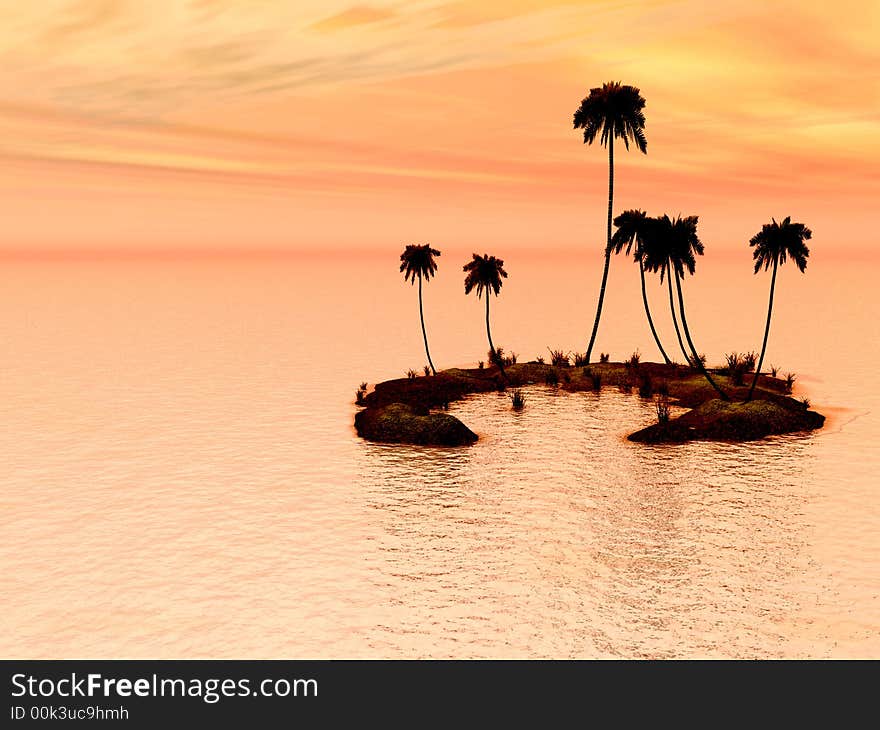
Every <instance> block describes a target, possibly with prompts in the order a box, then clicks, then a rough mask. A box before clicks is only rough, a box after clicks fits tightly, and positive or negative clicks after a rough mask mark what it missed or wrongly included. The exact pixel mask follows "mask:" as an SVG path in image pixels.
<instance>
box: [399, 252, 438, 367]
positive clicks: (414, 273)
mask: <svg viewBox="0 0 880 730" xmlns="http://www.w3.org/2000/svg"><path fill="white" fill-rule="evenodd" d="M439 255H440V252H439V251H438V250H437V249H436V248H431V246H430V245H429V244H427V243H426V244H423V245H421V246H419V245H410V246H407V247H406V248H405V249H404V250H403V253H402V254H400V270H401V271H403V272H404V276H403V278H404V281H410V280H412V283H413V284H415V283H416V279H418V280H419V319H420V320H421V321H422V337H423V338H424V339H425V354H426V355H427V356H428V363H429V364H430V366H431V372H433V373H434V375H436V374H437V368H435V367H434V361H433V360H431V352H430V350H428V333H427V332H425V314H424V312H423V311H422V279H424V280H425V281H429V280H430V279H431V277H432V276H433V275H434V274H435V272H436V271H437V262H436V261H434V257H435V256H439Z"/></svg>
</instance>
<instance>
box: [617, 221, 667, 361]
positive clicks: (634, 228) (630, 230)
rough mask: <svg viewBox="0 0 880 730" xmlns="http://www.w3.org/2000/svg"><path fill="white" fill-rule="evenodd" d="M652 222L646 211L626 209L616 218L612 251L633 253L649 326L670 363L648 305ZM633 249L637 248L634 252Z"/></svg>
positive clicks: (655, 340) (659, 347)
mask: <svg viewBox="0 0 880 730" xmlns="http://www.w3.org/2000/svg"><path fill="white" fill-rule="evenodd" d="M651 223H652V219H650V218H648V214H647V213H645V212H644V211H641V210H626V211H624V212H623V213H621V214H620V215H619V216H617V217H616V218H615V219H614V225H615V226H617V230H616V231H615V232H614V235H613V236H612V237H611V249H612V253H615V254H619V253H620V252H621V251H624V250H625V251H626V255H627V256H629V255H630V253H633V259H634V260H635V262H636V263H637V264H638V265H639V275H640V276H641V278H642V302H643V303H644V305H645V315H647V317H648V326H649V327H650V328H651V334H652V335H654V342H656V343H657V348H658V349H659V350H660V354H662V355H663V360H664V361H665V362H666V364H667V365H669V363H670V360H669V356H668V355H667V354H666V350H664V349H663V345H662V344H661V343H660V338H659V337H658V336H657V330H656V329H655V328H654V320H653V319H652V318H651V309H650V307H648V293H647V291H646V290H645V265H644V260H645V240H646V239H647V238H649V233H648V229H649V228H650V225H651ZM633 249H635V251H634V252H633Z"/></svg>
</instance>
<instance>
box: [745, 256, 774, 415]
mask: <svg viewBox="0 0 880 730" xmlns="http://www.w3.org/2000/svg"><path fill="white" fill-rule="evenodd" d="M778 266H779V257H778V256H777V257H775V258H774V259H773V278H772V279H770V302H769V304H768V305H767V326H766V327H764V344H763V345H761V357H760V359H759V360H758V367H756V368H755V377H754V378H752V384H751V386H749V394H748V395H747V396H746V403H748V402H749V401H750V400H751V399H752V393H754V392H755V385H756V384H757V382H758V376H759V375H760V374H761V366H762V365H763V364H764V353H765V352H767V337H768V336H769V335H770V317H771V315H772V314H773V291H774V290H775V289H776V269H777V267H778Z"/></svg>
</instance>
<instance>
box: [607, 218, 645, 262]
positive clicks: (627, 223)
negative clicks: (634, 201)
mask: <svg viewBox="0 0 880 730" xmlns="http://www.w3.org/2000/svg"><path fill="white" fill-rule="evenodd" d="M651 220H652V219H650V218H648V214H647V213H645V212H644V211H643V210H625V211H624V212H623V213H621V214H620V215H619V216H617V218H615V219H614V225H615V226H616V227H617V230H616V231H615V232H614V235H613V236H612V237H611V253H613V254H615V255H617V254H619V253H620V252H621V251H624V249H625V253H626V255H627V256H629V255H630V253H632V252H633V246H635V253H634V258H635V260H636V261H641V260H642V258H643V257H644V253H645V252H644V248H645V239H646V237H647V234H648V226H649V225H650V222H651Z"/></svg>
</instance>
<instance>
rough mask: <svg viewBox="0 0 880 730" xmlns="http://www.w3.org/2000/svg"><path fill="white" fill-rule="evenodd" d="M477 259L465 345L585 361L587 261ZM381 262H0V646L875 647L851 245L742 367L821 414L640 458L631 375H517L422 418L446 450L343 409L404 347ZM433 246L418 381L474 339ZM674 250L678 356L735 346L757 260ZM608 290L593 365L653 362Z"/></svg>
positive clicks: (415, 352) (794, 280) (860, 328)
mask: <svg viewBox="0 0 880 730" xmlns="http://www.w3.org/2000/svg"><path fill="white" fill-rule="evenodd" d="M816 248H817V249H818V248H819V247H818V246H817V247H816ZM497 253H499V254H501V255H502V256H503V257H504V258H505V260H506V267H507V269H508V271H509V272H510V279H509V280H508V281H507V282H506V284H505V288H504V290H503V291H502V295H501V297H500V299H498V300H497V301H496V300H493V301H492V307H493V312H492V316H493V328H494V329H493V336H494V338H495V341H496V343H500V344H502V345H503V346H505V347H506V348H507V349H511V348H512V349H513V350H514V351H516V352H518V353H519V354H520V357H521V358H522V359H531V358H533V357H534V356H535V355H537V354H539V353H544V354H546V349H545V348H546V347H547V346H552V347H562V348H564V349H572V350H573V349H581V350H582V349H584V345H585V335H586V334H588V328H589V325H590V324H591V322H592V314H593V306H594V300H593V297H594V293H595V290H596V286H597V284H598V277H599V272H600V270H599V265H600V263H601V262H600V261H593V260H590V261H587V262H584V261H581V260H580V259H579V258H578V257H577V256H574V255H570V256H569V257H567V258H566V257H563V256H561V255H560V256H545V257H539V256H537V255H535V254H516V253H510V254H507V255H505V254H504V252H500V251H499V252H497ZM396 258H397V252H396V251H392V252H390V253H389V255H388V256H387V257H386V258H385V259H380V258H378V257H368V256H361V257H357V256H356V257H353V258H352V257H336V258H333V257H330V256H327V257H320V256H314V257H298V258H297V257H291V258H278V259H254V260H249V259H225V260H179V261H177V260H153V261H150V260H127V261H123V260H119V261H89V260H82V261H24V260H7V261H3V262H2V265H0V343H2V347H3V353H4V356H3V360H2V371H0V372H2V377H0V419H2V423H3V428H2V430H0V453H2V454H3V463H4V469H3V472H2V475H0V496H2V503H3V520H2V524H0V593H2V595H3V596H4V602H3V603H4V605H3V612H2V627H3V631H2V633H0V655H3V656H16V657H83V656H88V657H100V656H109V657H362V656H363V657H386V656H389V657H538V656H541V657H569V656H571V657H596V656H598V657H703V656H706V657H765V656H781V657H804V656H811V657H829V656H835V657H836V656H875V657H876V656H880V500H878V495H877V484H878V482H877V473H878V468H880V459H878V450H877V447H876V444H877V443H878V439H880V424H878V420H877V413H878V405H880V404H878V398H880V396H878V390H877V387H876V363H877V362H878V361H880V345H878V331H877V330H878V325H877V322H878V318H877V307H876V296H875V289H876V281H875V280H876V277H875V275H874V274H875V268H876V267H875V266H874V265H873V264H870V265H869V264H867V263H865V262H850V263H845V262H839V261H834V260H829V259H822V258H821V256H820V255H817V256H815V257H814V260H813V261H812V262H811V264H810V268H809V269H808V272H807V275H806V276H801V275H800V274H798V273H797V272H796V271H793V270H792V271H784V272H783V273H782V275H781V277H780V281H779V283H778V287H777V293H778V296H777V299H776V306H775V316H774V323H773V328H772V330H771V339H770V348H769V351H768V356H767V362H768V363H774V364H778V365H780V366H781V368H782V370H783V371H789V370H791V371H794V372H796V373H798V382H797V388H796V392H797V394H799V395H808V396H809V397H810V398H811V400H812V402H813V405H814V407H815V408H817V409H818V410H820V411H822V412H824V413H826V414H827V415H828V416H829V421H828V424H827V426H826V428H825V429H824V430H823V431H821V432H818V433H814V434H809V435H793V436H786V437H780V438H771V439H767V440H765V441H762V442H758V443H751V444H742V445H729V444H711V443H699V444H688V445H680V446H671V447H645V446H639V445H635V444H630V443H628V442H626V441H625V440H624V436H625V435H626V433H628V432H629V431H631V430H634V429H635V428H637V427H640V426H642V425H645V424H647V423H649V422H651V420H652V419H653V411H652V408H651V406H650V404H649V403H646V402H644V401H642V400H641V399H640V398H639V397H638V395H637V394H635V393H634V394H624V393H621V392H618V391H613V390H605V391H603V392H602V393H601V394H600V395H598V396H597V395H595V394H591V393H588V394H584V393H580V394H564V393H555V392H552V391H550V390H548V389H545V388H544V387H533V388H530V389H529V391H528V393H527V399H528V401H527V404H526V409H525V411H524V412H523V413H522V414H514V413H512V412H511V410H510V406H509V401H508V400H507V399H506V398H505V397H504V396H500V395H498V394H494V393H493V394H488V395H484V396H479V397H474V398H471V399H469V400H466V401H464V402H462V403H457V404H454V405H453V407H452V412H453V413H455V414H457V415H459V416H460V417H461V418H462V419H463V420H464V421H465V423H467V424H468V425H469V426H471V427H472V428H473V429H474V430H475V431H477V432H478V433H479V434H480V436H481V439H480V441H479V442H478V443H477V444H475V445H474V446H472V447H469V448H466V449H459V450H454V449H438V448H418V447H401V446H395V447H392V446H384V445H377V444H369V443H365V442H363V441H361V440H359V439H358V438H357V437H356V436H355V434H354V431H353V428H352V418H353V416H354V412H355V407H354V405H353V402H352V401H353V396H354V391H355V389H356V387H357V385H358V384H359V383H360V382H361V381H362V380H366V381H369V382H370V383H373V382H375V381H377V380H382V379H386V378H389V377H396V376H400V375H403V373H404V372H405V371H406V370H407V369H408V368H410V367H413V368H420V367H421V366H422V365H423V364H424V362H425V358H424V354H423V351H422V343H421V331H420V329H419V322H418V309H417V300H416V291H415V289H414V288H412V287H410V286H408V285H405V284H404V282H403V280H402V277H401V276H400V274H399V273H398V272H397V261H396ZM464 260H465V258H464V257H462V256H458V257H456V256H453V255H450V254H448V253H447V254H444V256H443V257H441V259H440V264H441V269H440V274H439V278H438V279H437V280H435V281H433V282H431V284H430V285H429V286H428V287H427V288H426V290H425V313H426V319H427V325H428V332H429V336H430V339H431V343H432V354H433V355H434V360H435V362H436V363H437V364H438V366H452V365H461V364H466V363H473V362H475V361H476V360H478V359H482V358H485V351H486V343H485V331H484V328H483V320H482V314H483V310H482V308H481V303H480V302H478V301H477V300H475V299H473V298H465V297H464V295H463V289H462V284H461V273H460V272H461V264H462V263H463V262H464ZM700 266H701V269H702V270H701V271H700V272H699V274H698V276H697V278H696V279H694V280H693V281H690V280H689V281H688V283H687V285H686V296H687V301H688V303H689V310H688V319H689V322H690V324H691V327H692V330H693V333H694V338H695V340H696V342H697V346H698V347H699V348H700V349H701V350H705V351H706V352H707V353H708V354H709V361H710V363H711V362H719V361H720V360H721V357H722V355H723V353H724V352H725V351H729V350H732V349H736V350H740V351H742V350H748V349H753V348H754V349H757V348H758V347H759V346H760V337H761V335H762V332H763V322H764V320H763V317H764V314H765V311H766V310H765V307H766V296H767V287H768V285H769V277H767V276H763V275H762V276H758V277H756V276H753V275H752V274H751V269H750V262H749V258H748V251H744V252H743V253H742V255H740V256H739V257H730V258H728V259H723V258H716V259H713V258H712V257H707V258H706V260H705V261H701V262H700ZM609 286H610V289H609V295H608V297H607V304H606V312H605V316H604V318H603V324H602V327H601V329H600V336H599V341H598V343H597V348H598V350H603V351H609V352H610V353H611V354H612V358H613V359H622V358H623V357H625V356H628V355H629V354H630V352H632V350H633V349H635V348H636V347H638V348H639V349H640V350H641V352H642V355H643V358H645V359H656V357H657V356H656V354H655V353H654V350H653V347H652V340H651V337H650V333H649V331H648V329H647V326H646V325H645V323H644V317H643V314H642V311H641V302H640V299H639V290H638V277H637V274H636V270H635V269H634V267H633V266H632V265H631V264H629V263H626V262H624V261H623V260H622V259H621V260H619V261H615V262H614V264H613V267H612V276H611V281H610V284H609ZM650 296H651V298H652V303H653V305H654V313H655V319H656V320H657V321H658V323H659V325H660V329H661V331H662V333H663V336H664V339H665V341H666V343H667V344H668V346H669V351H670V353H671V352H673V350H674V345H675V342H674V337H673V335H672V334H671V329H670V326H669V319H668V314H667V313H666V309H665V307H664V302H665V291H664V290H663V289H660V287H659V285H658V284H657V283H653V282H652V286H651V290H650Z"/></svg>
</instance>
